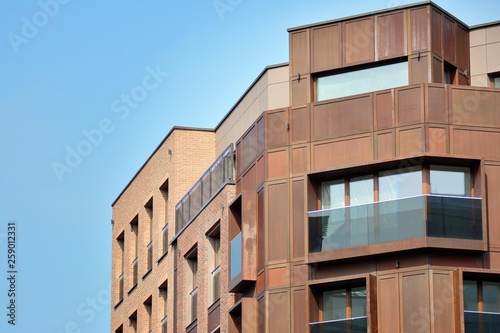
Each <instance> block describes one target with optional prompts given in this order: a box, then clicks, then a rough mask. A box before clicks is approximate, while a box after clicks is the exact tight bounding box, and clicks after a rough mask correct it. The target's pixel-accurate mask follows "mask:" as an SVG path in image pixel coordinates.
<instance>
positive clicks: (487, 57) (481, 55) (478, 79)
mask: <svg viewBox="0 0 500 333" xmlns="http://www.w3.org/2000/svg"><path fill="white" fill-rule="evenodd" d="M499 54H500V23H496V24H493V25H491V26H486V27H481V28H477V29H474V30H472V31H471V32H470V62H471V64H470V65H471V85H473V86H481V87H489V86H490V81H489V78H488V74H492V73H497V72H500V57H498V55H499Z"/></svg>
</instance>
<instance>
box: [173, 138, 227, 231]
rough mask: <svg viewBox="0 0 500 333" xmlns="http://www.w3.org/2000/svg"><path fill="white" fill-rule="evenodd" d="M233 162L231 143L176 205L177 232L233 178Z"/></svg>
mask: <svg viewBox="0 0 500 333" xmlns="http://www.w3.org/2000/svg"><path fill="white" fill-rule="evenodd" d="M233 164H234V163H233V145H232V144H231V145H229V146H228V147H227V148H226V150H224V152H223V153H222V154H221V155H220V156H219V157H218V158H217V159H216V160H215V162H214V163H213V164H212V165H211V166H210V168H208V170H207V171H205V173H204V174H203V176H201V178H200V179H199V180H198V181H197V182H196V183H195V184H194V185H193V187H192V188H191V189H190V190H189V192H188V193H187V194H186V195H185V196H184V197H183V198H182V199H181V201H179V203H178V204H177V205H176V207H175V224H176V229H175V232H176V234H179V233H180V232H181V231H182V230H183V228H184V227H185V226H186V225H188V224H189V223H190V222H191V221H192V220H193V219H194V218H195V217H196V216H197V215H198V213H199V212H200V211H201V210H202V209H203V207H205V205H206V204H207V203H208V202H210V200H212V198H213V197H214V196H215V195H216V194H217V193H218V192H219V191H220V190H221V189H222V188H223V187H224V186H225V185H226V183H227V182H228V181H230V180H233V175H234V168H233Z"/></svg>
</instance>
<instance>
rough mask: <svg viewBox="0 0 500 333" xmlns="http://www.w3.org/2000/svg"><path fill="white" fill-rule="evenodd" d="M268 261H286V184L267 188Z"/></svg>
mask: <svg viewBox="0 0 500 333" xmlns="http://www.w3.org/2000/svg"><path fill="white" fill-rule="evenodd" d="M268 191H269V195H268V200H269V202H268V219H267V226H268V235H269V236H268V243H267V244H268V261H269V262H273V261H286V260H288V249H289V226H288V221H289V219H288V198H289V196H288V184H287V183H279V184H273V185H269V186H268Z"/></svg>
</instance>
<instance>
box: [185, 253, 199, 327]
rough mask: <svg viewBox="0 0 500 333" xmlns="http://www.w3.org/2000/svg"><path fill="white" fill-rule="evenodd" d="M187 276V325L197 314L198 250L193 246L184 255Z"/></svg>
mask: <svg viewBox="0 0 500 333" xmlns="http://www.w3.org/2000/svg"><path fill="white" fill-rule="evenodd" d="M186 263H187V276H186V287H187V293H188V302H187V306H186V308H187V319H188V322H187V325H189V324H190V323H192V322H193V321H195V320H196V318H197V312H198V248H197V247H196V246H195V247H194V248H193V249H192V250H190V251H189V252H188V254H187V255H186Z"/></svg>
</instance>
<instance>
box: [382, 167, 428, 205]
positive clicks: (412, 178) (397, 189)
mask: <svg viewBox="0 0 500 333" xmlns="http://www.w3.org/2000/svg"><path fill="white" fill-rule="evenodd" d="M421 194H422V168H421V167H416V168H408V169H402V170H401V171H400V170H391V171H385V172H381V173H380V175H379V178H378V195H379V201H386V200H394V199H401V198H408V197H413V196H417V195H421Z"/></svg>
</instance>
